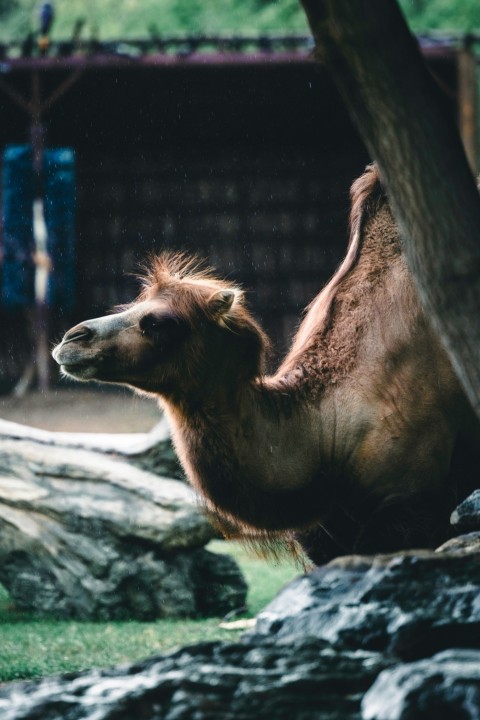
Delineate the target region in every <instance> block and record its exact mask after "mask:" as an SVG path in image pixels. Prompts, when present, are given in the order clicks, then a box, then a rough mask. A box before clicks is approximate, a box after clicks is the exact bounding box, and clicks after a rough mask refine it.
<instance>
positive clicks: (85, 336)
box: [62, 325, 94, 343]
mask: <svg viewBox="0 0 480 720" xmlns="http://www.w3.org/2000/svg"><path fill="white" fill-rule="evenodd" d="M93 336H94V332H93V330H91V328H89V327H88V325H80V326H79V327H74V328H72V329H71V330H69V331H68V332H67V333H66V334H65V336H64V338H63V341H62V342H63V343H69V342H76V341H77V340H83V341H88V340H91V339H92V338H93Z"/></svg>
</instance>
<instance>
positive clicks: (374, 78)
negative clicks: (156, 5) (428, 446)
mask: <svg viewBox="0 0 480 720" xmlns="http://www.w3.org/2000/svg"><path fill="white" fill-rule="evenodd" d="M302 3H303V6H304V8H305V11H306V13H307V17H308V20H309V23H310V26H311V28H312V32H313V34H314V37H315V40H316V45H317V56H318V58H319V60H320V61H323V62H325V63H326V65H327V66H328V68H329V70H330V71H331V74H332V76H333V78H334V81H335V82H336V85H337V87H338V89H339V91H340V93H341V95H342V97H343V99H344V101H345V103H346V105H347V108H348V109H349V111H350V114H351V116H352V118H353V120H354V122H355V124H356V126H357V128H358V130H359V132H360V134H361V136H362V138H363V140H364V142H365V144H366V146H367V148H368V150H369V152H370V153H371V155H372V158H374V159H375V160H376V161H377V162H378V165H379V167H380V171H381V174H382V177H383V180H384V182H385V185H386V187H387V190H388V192H389V195H390V200H391V203H392V206H393V210H394V213H395V217H396V219H397V221H398V223H399V226H400V229H401V232H402V236H403V240H404V245H405V250H406V256H407V261H408V263H409V266H410V268H411V270H412V273H413V276H414V278H415V281H416V284H417V287H418V291H419V294H420V297H421V300H422V302H423V305H424V307H425V310H426V312H427V314H428V316H429V317H430V319H431V322H432V324H433V326H434V327H435V328H436V330H437V332H438V333H439V335H440V337H441V339H442V341H443V343H444V345H445V347H446V349H447V352H448V353H449V356H450V358H451V360H452V363H453V366H454V368H455V370H456V372H457V374H458V377H459V379H460V381H461V383H462V385H463V387H464V389H465V391H466V393H467V396H468V398H469V399H470V402H471V403H472V406H473V407H474V409H475V411H476V413H477V415H479V416H480V321H479V309H480V242H479V235H480V197H479V195H478V192H477V190H476V187H475V182H474V178H473V175H472V173H471V171H470V168H469V165H468V162H467V159H466V157H465V153H464V150H463V147H462V145H461V141H460V138H459V134H458V130H457V128H456V126H455V123H454V119H453V117H452V115H451V113H450V111H449V110H448V109H447V108H446V107H445V103H444V101H443V99H442V97H441V95H440V92H439V90H438V89H437V87H436V85H435V83H434V81H433V79H432V77H431V76H430V74H429V72H428V70H427V68H426V65H425V63H424V61H423V59H422V56H421V53H420V50H419V47H418V45H417V43H416V41H415V39H414V37H413V36H412V35H411V34H410V32H409V30H408V28H407V25H406V23H405V20H404V19H403V16H402V14H401V12H400V10H399V7H398V5H397V3H396V2H395V0H368V2H366V1H365V0H302Z"/></svg>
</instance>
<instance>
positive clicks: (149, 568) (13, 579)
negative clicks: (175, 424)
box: [0, 422, 247, 620]
mask: <svg viewBox="0 0 480 720" xmlns="http://www.w3.org/2000/svg"><path fill="white" fill-rule="evenodd" d="M143 440H145V439H144V438H143ZM134 441H135V442H136V450H139V448H140V450H141V449H142V438H131V439H129V438H126V439H124V440H123V443H124V446H123V452H120V448H118V447H117V448H116V447H115V442H119V440H118V438H114V437H113V436H111V437H110V440H109V439H108V437H106V436H105V437H102V436H100V438H95V437H94V438H92V439H91V445H90V447H89V446H88V442H87V439H86V438H85V436H81V437H80V438H79V437H76V436H73V437H72V436H69V435H68V434H62V433H59V434H58V435H57V434H56V433H45V432H43V431H36V430H33V429H28V428H24V427H23V426H16V425H14V424H13V423H6V422H1V423H0V581H1V582H2V583H3V584H4V585H5V587H6V588H7V590H8V591H9V593H10V596H11V598H12V600H13V601H14V603H15V605H16V606H17V607H18V608H19V609H22V610H28V611H34V612H39V613H42V614H48V615H50V616H52V617H56V618H65V617H75V618H79V619H118V618H132V619H133V618H136V619H145V620H146V619H153V618H158V617H183V616H195V615H199V614H201V615H224V614H225V613H227V612H229V611H231V610H233V609H235V608H238V607H241V606H243V605H244V604H245V597H246V591H247V587H246V583H245V581H244V579H243V577H242V574H241V572H240V570H239V568H238V566H237V564H236V563H235V561H234V560H233V559H232V558H230V557H228V556H224V555H216V554H213V553H211V552H209V551H207V550H205V548H204V546H205V544H206V543H207V542H208V541H209V540H210V539H211V538H212V537H213V536H214V535H215V532H214V530H213V529H212V526H211V524H210V523H209V521H208V519H207V518H206V517H205V515H204V514H202V512H201V511H200V510H199V505H198V499H197V498H196V496H195V495H194V493H193V492H192V490H191V489H190V488H189V487H188V486H187V485H186V484H185V483H184V482H182V481H179V480H175V479H169V478H165V477H159V476H158V475H154V474H153V473H151V472H147V471H146V470H143V469H140V467H139V466H138V465H139V463H137V464H132V463H131V462H130V456H129V453H128V447H129V442H130V450H131V449H132V442H134ZM120 442H121V441H120ZM95 443H96V445H95ZM144 444H145V442H144ZM143 450H144V451H145V448H143ZM133 455H134V456H135V453H133ZM137 455H141V453H140V452H137ZM136 465H137V466H136ZM157 466H158V464H157ZM206 584H208V591H206V590H205V585H206Z"/></svg>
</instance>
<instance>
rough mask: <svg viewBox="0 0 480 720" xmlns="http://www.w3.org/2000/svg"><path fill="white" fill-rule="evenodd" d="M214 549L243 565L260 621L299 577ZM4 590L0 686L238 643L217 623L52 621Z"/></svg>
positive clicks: (215, 545) (220, 546) (220, 545)
mask: <svg viewBox="0 0 480 720" xmlns="http://www.w3.org/2000/svg"><path fill="white" fill-rule="evenodd" d="M209 549H211V550H214V551H215V552H228V553H230V554H231V555H233V556H234V557H235V558H236V559H237V561H238V562H239V564H240V566H241V568H242V570H243V572H244V574H245V578H246V580H247V582H248V586H249V595H248V613H247V616H248V617H253V616H254V615H256V614H257V613H258V612H259V611H260V610H261V609H262V607H264V606H265V605H266V604H267V603H268V602H269V601H270V600H271V599H272V597H273V596H274V595H275V594H276V592H277V591H278V590H279V588H280V587H282V585H284V584H285V583H286V582H288V581H289V580H290V579H291V578H292V577H295V576H296V575H298V574H299V572H300V569H299V568H298V567H296V566H294V565H293V563H292V562H288V561H281V562H279V563H277V564H274V563H272V562H271V561H269V562H267V561H264V560H261V559H259V558H256V557H255V556H253V555H251V554H249V553H247V552H246V551H245V550H244V549H243V548H242V547H240V546H238V545H236V544H235V543H228V545H227V544H226V543H224V542H222V541H214V542H212V543H211V544H210V546H209ZM9 603H10V601H9V598H8V595H7V593H6V592H5V590H4V589H3V588H2V587H1V586H0V649H1V650H0V681H7V680H15V679H19V678H32V677H40V676H44V675H54V674H56V673H61V672H68V671H75V670H84V669H87V668H92V667H107V666H109V665H113V664H117V663H124V662H130V661H134V660H139V659H141V658H145V657H148V656H149V655H155V654H158V653H161V652H165V651H166V650H170V649H172V648H174V647H177V646H179V645H185V644H190V643H193V642H200V641H204V640H236V639H237V638H238V636H239V634H240V631H231V630H224V629H222V628H220V627H219V622H220V620H219V619H218V618H213V619H212V618H210V619H208V620H186V621H185V620H182V621H179V620H175V621H174V620H158V621H156V622H151V623H141V622H133V621H132V622H106V623H93V622H73V621H52V620H45V619H42V618H36V617H33V616H30V615H27V614H25V613H18V612H15V610H14V609H12V608H11V607H10V605H9Z"/></svg>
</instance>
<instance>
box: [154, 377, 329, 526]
mask: <svg viewBox="0 0 480 720" xmlns="http://www.w3.org/2000/svg"><path fill="white" fill-rule="evenodd" d="M167 411H168V414H169V416H170V418H171V422H172V427H173V436H174V442H175V445H176V448H177V451H178V454H179V456H180V459H181V461H182V463H183V464H184V467H186V469H187V474H188V476H189V478H190V480H191V481H192V483H193V485H194V486H196V487H197V489H199V490H200V491H201V493H202V494H203V495H205V496H206V497H207V498H209V500H210V502H211V506H212V507H213V508H214V509H216V510H218V511H219V513H221V514H222V515H223V516H225V515H226V516H227V517H232V518H233V517H240V518H242V520H243V521H244V522H245V523H246V524H247V525H250V526H253V527H261V528H266V527H268V526H269V525H273V526H274V529H282V528H285V527H295V526H298V525H299V524H301V523H304V522H308V521H310V520H311V518H309V517H306V515H307V516H308V515H309V512H310V509H311V510H312V511H313V509H315V516H316V517H318V508H319V502H320V503H321V501H322V499H324V500H326V497H327V495H328V494H329V491H327V489H326V488H325V487H322V485H324V483H322V482H319V475H321V476H322V477H324V476H325V472H324V471H323V470H319V468H322V457H321V454H322V453H321V446H322V428H321V423H320V416H319V413H318V410H315V408H314V407H313V405H308V404H305V403H304V402H299V401H298V399H297V397H296V396H295V395H294V394H290V395H289V394H288V393H286V392H285V391H279V390H278V389H276V388H275V387H272V386H271V385H269V384H268V383H266V384H264V383H263V382H261V381H258V382H255V383H251V384H246V385H245V386H244V387H242V388H240V389H239V390H238V392H237V393H236V395H235V401H233V400H232V399H231V398H230V399H227V398H226V397H225V396H221V397H220V398H218V405H215V398H213V397H211V398H209V400H208V402H207V401H205V403H204V404H199V405H197V406H196V408H195V409H194V410H193V409H192V408H189V409H188V411H187V410H186V408H185V407H183V408H182V407H181V406H172V405H167ZM319 493H320V494H321V496H322V497H321V498H320V499H319V498H318V494H319ZM310 495H311V496H312V497H310ZM314 496H315V497H314ZM310 501H311V503H314V501H315V504H314V505H312V504H310Z"/></svg>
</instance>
